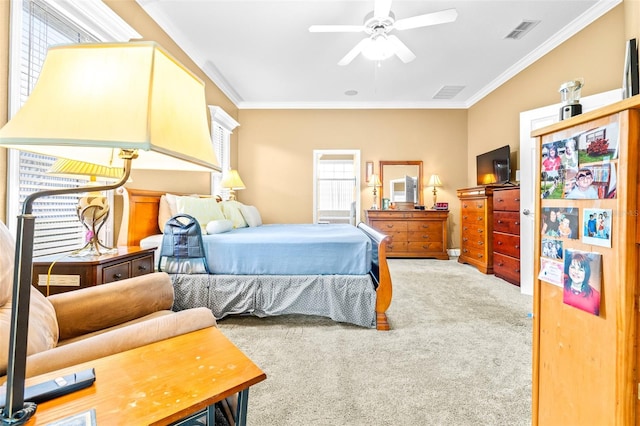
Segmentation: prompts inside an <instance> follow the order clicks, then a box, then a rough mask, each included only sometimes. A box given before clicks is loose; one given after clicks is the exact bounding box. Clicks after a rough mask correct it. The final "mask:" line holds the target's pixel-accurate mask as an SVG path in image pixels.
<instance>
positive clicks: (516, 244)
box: [493, 232, 520, 259]
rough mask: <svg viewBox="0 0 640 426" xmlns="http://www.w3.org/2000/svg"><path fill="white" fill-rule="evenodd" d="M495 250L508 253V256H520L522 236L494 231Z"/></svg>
mask: <svg viewBox="0 0 640 426" xmlns="http://www.w3.org/2000/svg"><path fill="white" fill-rule="evenodd" d="M493 251H494V252H496V253H502V254H506V255H507V256H511V257H515V258H518V259H519V258H520V236H519V235H511V234H503V233H501V232H494V233H493Z"/></svg>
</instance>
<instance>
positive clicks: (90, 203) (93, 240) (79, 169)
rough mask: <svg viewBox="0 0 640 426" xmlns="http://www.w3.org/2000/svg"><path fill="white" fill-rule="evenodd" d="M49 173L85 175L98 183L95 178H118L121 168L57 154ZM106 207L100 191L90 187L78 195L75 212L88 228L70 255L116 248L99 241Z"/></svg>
mask: <svg viewBox="0 0 640 426" xmlns="http://www.w3.org/2000/svg"><path fill="white" fill-rule="evenodd" d="M48 173H51V174H55V175H60V176H66V177H71V178H74V179H88V180H89V183H88V185H89V186H97V185H98V182H97V180H98V178H102V179H103V180H108V181H117V180H120V177H121V176H122V169H118V168H115V167H109V166H103V165H100V164H91V163H85V162H84V161H76V160H68V159H66V158H60V159H58V160H56V161H55V162H54V163H53V165H52V166H51V168H50V169H49V171H48ZM109 211H110V207H109V202H108V200H107V197H105V196H104V194H103V193H102V192H100V191H90V192H87V193H86V195H84V196H82V197H80V199H79V200H78V206H77V209H76V212H77V214H78V219H79V220H80V223H82V225H83V226H84V227H85V229H86V230H87V235H88V239H87V244H86V245H85V246H84V247H82V248H81V249H80V250H78V251H74V252H73V253H71V255H70V256H100V255H101V254H107V253H115V252H117V249H114V248H112V247H108V246H106V245H104V244H102V242H101V241H100V239H99V237H98V235H99V233H100V229H101V228H102V227H103V226H104V224H105V223H106V221H107V218H108V217H109Z"/></svg>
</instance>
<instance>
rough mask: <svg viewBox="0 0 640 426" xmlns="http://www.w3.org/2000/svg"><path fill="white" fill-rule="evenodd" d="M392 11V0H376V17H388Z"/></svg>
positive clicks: (374, 7) (374, 8)
mask: <svg viewBox="0 0 640 426" xmlns="http://www.w3.org/2000/svg"><path fill="white" fill-rule="evenodd" d="M389 12H391V0H376V2H375V4H374V6H373V16H375V17H376V18H386V17H387V16H389Z"/></svg>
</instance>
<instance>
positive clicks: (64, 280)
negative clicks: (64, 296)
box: [32, 247, 155, 296]
mask: <svg viewBox="0 0 640 426" xmlns="http://www.w3.org/2000/svg"><path fill="white" fill-rule="evenodd" d="M154 251H155V248H150V249H142V248H140V247H118V252H117V253H115V254H105V255H101V256H84V257H72V256H69V255H67V256H64V257H61V256H62V255H49V256H41V257H35V258H34V259H33V278H32V283H33V285H34V286H35V287H36V288H37V289H38V290H40V292H41V293H42V294H44V295H45V296H46V295H47V274H48V271H49V267H50V266H51V264H52V263H54V265H53V268H52V269H51V276H50V279H49V295H51V294H56V293H64V292H67V291H72V290H78V289H80V288H85V287H92V286H96V285H100V284H106V283H110V282H113V281H119V280H124V279H126V278H132V277H137V276H139V275H144V274H149V273H151V272H153V271H154Z"/></svg>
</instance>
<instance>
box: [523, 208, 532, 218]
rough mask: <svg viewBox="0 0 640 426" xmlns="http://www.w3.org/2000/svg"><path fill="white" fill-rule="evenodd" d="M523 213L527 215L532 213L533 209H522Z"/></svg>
mask: <svg viewBox="0 0 640 426" xmlns="http://www.w3.org/2000/svg"><path fill="white" fill-rule="evenodd" d="M522 214H523V215H525V216H529V215H530V214H531V210H529V209H524V210H522Z"/></svg>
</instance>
